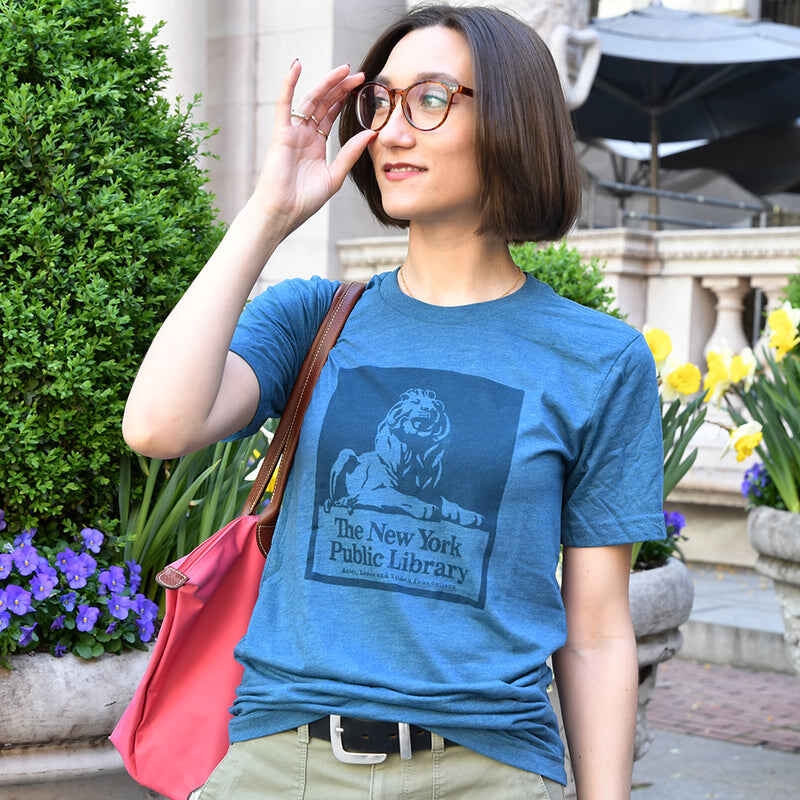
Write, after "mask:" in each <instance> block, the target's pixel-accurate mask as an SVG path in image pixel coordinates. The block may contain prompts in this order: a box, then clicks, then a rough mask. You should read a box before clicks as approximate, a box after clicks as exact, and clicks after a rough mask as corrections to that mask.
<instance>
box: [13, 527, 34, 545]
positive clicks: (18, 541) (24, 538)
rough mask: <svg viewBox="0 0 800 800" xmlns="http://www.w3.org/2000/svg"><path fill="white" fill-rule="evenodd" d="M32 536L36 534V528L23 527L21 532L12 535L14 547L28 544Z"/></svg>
mask: <svg viewBox="0 0 800 800" xmlns="http://www.w3.org/2000/svg"><path fill="white" fill-rule="evenodd" d="M34 536H36V528H25V530H24V531H22V533H20V534H19V535H18V536H15V537H14V547H19V546H20V545H30V543H31V540H32V539H33V537H34Z"/></svg>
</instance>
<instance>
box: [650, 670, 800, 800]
mask: <svg viewBox="0 0 800 800" xmlns="http://www.w3.org/2000/svg"><path fill="white" fill-rule="evenodd" d="M647 719H648V722H649V724H650V726H651V727H652V728H658V729H663V730H668V731H673V732H676V733H688V734H694V735H697V736H706V737H709V738H711V739H721V740H723V741H726V742H737V743H739V744H750V745H762V746H764V747H767V748H769V749H772V750H784V751H786V752H788V753H800V677H798V676H796V675H785V674H781V673H778V672H758V671H756V670H747V669H738V668H736V667H730V666H722V665H719V664H701V663H697V662H694V661H686V660H684V659H680V658H673V659H671V660H670V661H667V662H665V663H664V664H659V666H658V671H657V672H656V688H655V691H654V692H653V696H652V699H651V700H650V703H649V705H648V706H647ZM645 758H648V756H645ZM798 760H799V761H800V759H798ZM798 795H800V783H798Z"/></svg>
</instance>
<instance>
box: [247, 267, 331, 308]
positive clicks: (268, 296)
mask: <svg viewBox="0 0 800 800" xmlns="http://www.w3.org/2000/svg"><path fill="white" fill-rule="evenodd" d="M339 284H340V281H332V280H329V279H328V278H321V277H319V275H313V276H312V277H311V278H286V279H284V280H282V281H279V282H278V283H275V284H273V285H272V286H268V287H267V288H266V289H265V290H264V291H263V292H261V293H260V294H258V295H256V296H255V297H254V298H253V299H252V300H250V302H249V303H248V306H251V305H253V304H255V307H256V308H257V307H259V306H263V305H276V306H284V307H287V308H304V309H315V308H317V307H320V306H324V307H325V309H326V310H327V308H328V306H330V304H331V300H332V299H333V295H334V294H335V293H336V290H337V289H338V288H339Z"/></svg>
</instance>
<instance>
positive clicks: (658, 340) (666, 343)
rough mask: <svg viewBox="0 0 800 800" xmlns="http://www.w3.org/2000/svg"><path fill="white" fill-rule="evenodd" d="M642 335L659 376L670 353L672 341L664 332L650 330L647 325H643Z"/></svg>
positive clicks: (655, 329)
mask: <svg viewBox="0 0 800 800" xmlns="http://www.w3.org/2000/svg"><path fill="white" fill-rule="evenodd" d="M642 334H643V335H644V338H645V341H646V342H647V346H648V347H649V348H650V352H651V353H652V354H653V359H654V360H655V362H656V370H657V371H658V372H659V374H660V373H661V367H662V366H663V365H664V362H665V361H666V360H667V356H668V355H669V354H670V353H671V352H672V340H671V339H670V338H669V334H668V333H667V332H666V331H663V330H661V328H651V327H650V326H649V325H645V326H644V328H642Z"/></svg>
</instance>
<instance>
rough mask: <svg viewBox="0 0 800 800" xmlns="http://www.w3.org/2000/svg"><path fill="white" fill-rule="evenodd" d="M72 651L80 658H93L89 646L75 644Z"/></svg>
mask: <svg viewBox="0 0 800 800" xmlns="http://www.w3.org/2000/svg"><path fill="white" fill-rule="evenodd" d="M73 649H74V651H75V652H76V653H77V654H78V655H79V656H80V657H81V658H85V659H89V658H92V657H93V655H92V647H91V645H88V644H76V645H75V647H74V648H73Z"/></svg>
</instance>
